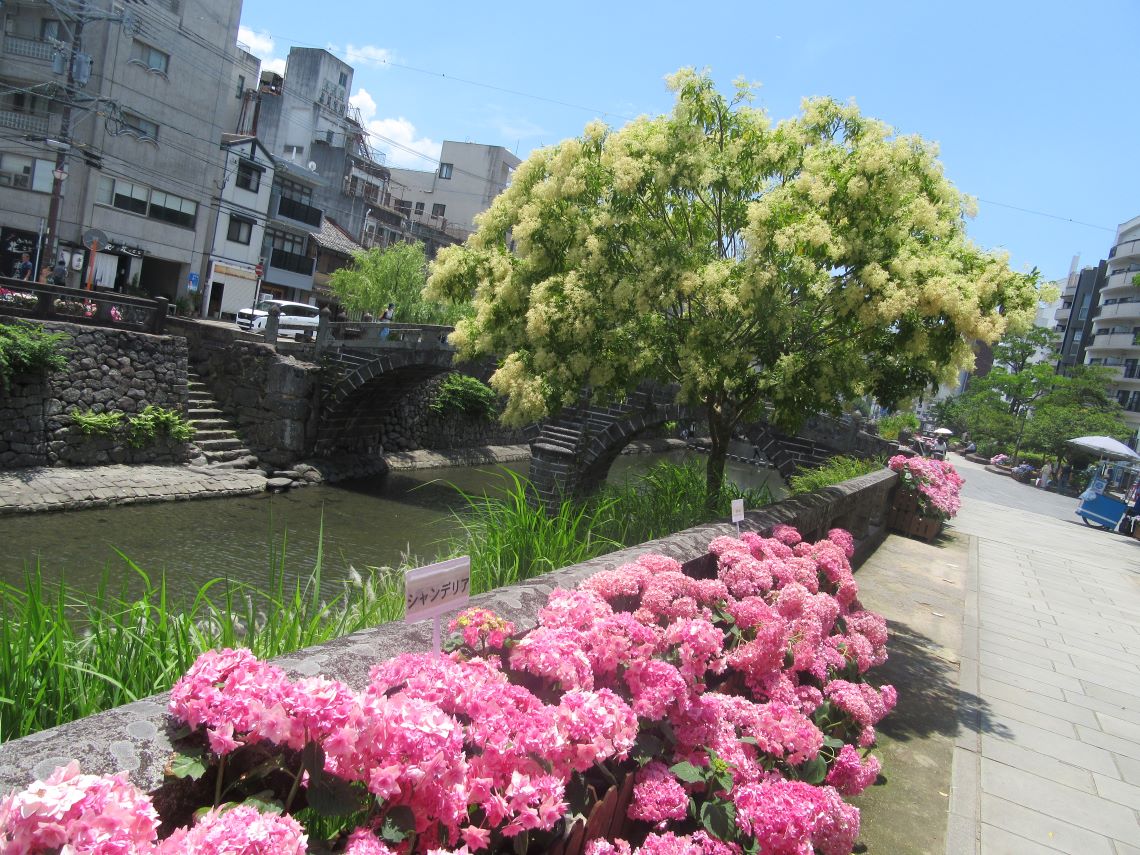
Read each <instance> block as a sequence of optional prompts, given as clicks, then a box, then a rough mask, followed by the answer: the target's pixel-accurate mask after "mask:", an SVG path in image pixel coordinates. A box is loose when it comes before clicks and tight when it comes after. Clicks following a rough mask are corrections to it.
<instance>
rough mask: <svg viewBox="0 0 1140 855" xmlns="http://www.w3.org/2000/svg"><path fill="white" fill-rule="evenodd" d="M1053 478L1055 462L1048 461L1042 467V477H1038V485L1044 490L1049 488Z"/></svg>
mask: <svg viewBox="0 0 1140 855" xmlns="http://www.w3.org/2000/svg"><path fill="white" fill-rule="evenodd" d="M1052 479H1053V464H1051V463H1046V464H1045V465H1044V466H1042V467H1041V477H1040V478H1038V479H1037V486H1038V487H1040V488H1041V489H1042V490H1048V489H1049V484H1050V482H1051V481H1052Z"/></svg>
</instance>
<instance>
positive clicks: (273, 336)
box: [264, 303, 281, 344]
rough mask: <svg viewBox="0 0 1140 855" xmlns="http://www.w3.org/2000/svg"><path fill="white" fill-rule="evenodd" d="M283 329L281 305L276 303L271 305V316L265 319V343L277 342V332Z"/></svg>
mask: <svg viewBox="0 0 1140 855" xmlns="http://www.w3.org/2000/svg"><path fill="white" fill-rule="evenodd" d="M280 329H281V307H280V306H278V305H277V304H276V303H274V304H273V305H272V306H270V307H269V317H267V318H266V319H265V333H264V335H265V343H266V344H277V333H278V331H279V330H280Z"/></svg>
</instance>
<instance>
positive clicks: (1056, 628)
mask: <svg viewBox="0 0 1140 855" xmlns="http://www.w3.org/2000/svg"><path fill="white" fill-rule="evenodd" d="M953 463H954V465H955V466H956V467H957V468H958V469H959V471H961V472H962V474H963V475H964V476H965V478H966V479H967V480H966V486H965V488H964V490H963V502H962V510H961V513H960V514H959V515H958V517H957V518H956V519H955V520H953V526H952V527H953V530H954V532H955V533H956V535H958V536H959V537H960V536H965V537H966V538H967V543H968V548H969V568H968V576H967V593H966V602H965V614H964V618H963V623H962V665H961V682H960V695H959V697H960V699H961V701H962V707H960V716H961V718H960V727H959V731H958V738H957V741H956V743H955V747H954V760H953V783H952V788H951V798H950V824H949V828H948V832H947V842H946V852H947V853H951V855H958V853H971V852H983V853H986V855H997V853H1019V855H1022V853H1037V852H1041V853H1045V852H1075V853H1081V855H1099V853H1108V855H1124V853H1140V815H1138V811H1140V540H1134V539H1131V538H1125V537H1123V536H1121V535H1118V534H1112V533H1109V532H1104V531H1100V530H1096V529H1091V528H1088V527H1086V526H1084V525H1083V524H1081V522H1080V519H1079V517H1077V516H1076V515H1075V514H1073V513H1072V512H1073V510H1074V509H1075V508H1076V505H1077V502H1076V500H1075V499H1068V498H1065V497H1060V496H1056V495H1054V494H1047V493H1043V492H1041V491H1038V490H1034V489H1033V488H1032V487H1029V486H1026V485H1023V484H1018V483H1016V482H1014V481H1013V479H1011V478H1006V477H1004V476H1001V475H995V474H992V473H989V472H986V471H985V470H984V469H983V468H982V467H981V466H978V465H976V464H972V463H969V462H967V461H965V460H963V459H962V458H961V457H959V456H954V457H953Z"/></svg>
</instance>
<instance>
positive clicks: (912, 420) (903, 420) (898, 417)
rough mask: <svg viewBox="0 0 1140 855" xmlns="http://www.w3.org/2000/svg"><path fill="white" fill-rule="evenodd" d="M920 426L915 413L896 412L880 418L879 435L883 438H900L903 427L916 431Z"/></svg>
mask: <svg viewBox="0 0 1140 855" xmlns="http://www.w3.org/2000/svg"><path fill="white" fill-rule="evenodd" d="M919 427H920V424H919V421H918V416H916V415H915V414H914V413H894V414H893V415H889V416H883V418H881V419H879V436H881V437H882V438H883V439H898V438H899V431H900V430H902V429H903V428H909V429H910V430H912V431H915V430H918V428H919Z"/></svg>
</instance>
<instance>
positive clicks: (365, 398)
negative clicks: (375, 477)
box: [315, 346, 487, 456]
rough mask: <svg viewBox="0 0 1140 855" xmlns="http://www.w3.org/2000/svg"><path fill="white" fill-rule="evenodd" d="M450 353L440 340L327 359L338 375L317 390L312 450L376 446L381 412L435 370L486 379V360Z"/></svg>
mask: <svg viewBox="0 0 1140 855" xmlns="http://www.w3.org/2000/svg"><path fill="white" fill-rule="evenodd" d="M454 359H455V350H454V349H453V348H450V347H446V346H443V347H439V348H414V349H407V350H385V351H384V352H383V353H381V354H380V355H378V356H375V357H370V358H365V357H354V358H347V357H344V356H342V357H340V358H339V359H337V360H335V361H333V362H331V363H330V365H331V366H335V367H333V368H332V370H333V371H339V376H338V377H337V378H336V379H335V380H334V381H333V382H330V383H329V384H328V386H327V387H326V388H325V389H324V390H323V391H322V399H323V401H322V405H321V407H320V417H319V422H318V425H317V439H316V449H315V450H316V453H317V454H319V455H322V456H327V455H329V454H334V453H337V452H353V453H372V452H375V451H377V448H378V446H379V436H380V432H381V428H382V425H383V423H384V419H385V416H387V415H388V413H389V412H390V411H391V410H392V408H393V407H395V406H396V405H397V404H398V403H399V401H400V400H402V399H403V398H404V397H405V396H406V395H407V394H408V393H409V392H410V391H411V390H412V389H413V388H415V387H416V386H418V385H420V384H421V383H423V382H424V381H426V380H429V379H431V378H432V377H435V376H437V375H439V374H445V373H447V372H450V371H455V372H460V373H464V374H470V375H472V376H474V377H478V378H479V379H480V380H484V381H486V379H487V376H486V375H487V371H486V366H483V365H480V364H469V363H460V364H456V363H455V362H454Z"/></svg>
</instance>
